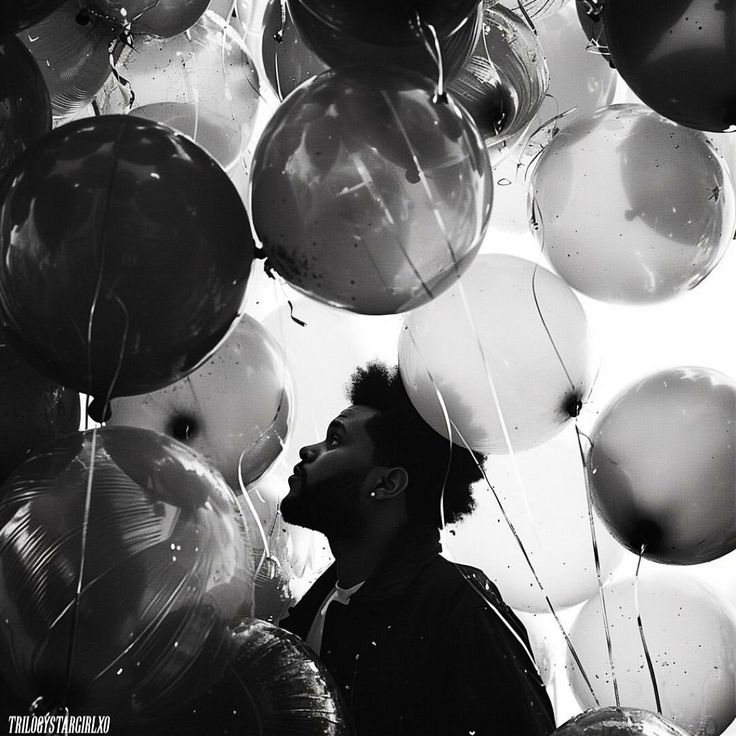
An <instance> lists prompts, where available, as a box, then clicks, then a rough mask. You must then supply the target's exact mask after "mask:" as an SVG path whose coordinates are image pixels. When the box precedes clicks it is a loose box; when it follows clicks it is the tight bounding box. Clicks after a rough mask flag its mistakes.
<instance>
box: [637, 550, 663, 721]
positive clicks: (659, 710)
mask: <svg viewBox="0 0 736 736" xmlns="http://www.w3.org/2000/svg"><path fill="white" fill-rule="evenodd" d="M645 550H646V545H645V544H642V546H641V549H640V550H639V559H638V561H637V563H636V575H634V608H635V610H636V624H637V626H638V627H639V637H640V638H641V645H642V647H643V649H644V657H645V658H646V660H647V667H648V668H649V677H650V678H651V680H652V690H653V691H654V702H655V703H656V705H657V713H659V715H662V702H661V701H660V699H659V687H658V686H657V676H656V674H655V673H654V663H653V662H652V657H651V655H650V654H649V647H648V646H647V640H646V637H645V636H644V626H643V625H642V621H641V609H640V608H639V568H640V567H641V560H642V557H643V556H644V551H645Z"/></svg>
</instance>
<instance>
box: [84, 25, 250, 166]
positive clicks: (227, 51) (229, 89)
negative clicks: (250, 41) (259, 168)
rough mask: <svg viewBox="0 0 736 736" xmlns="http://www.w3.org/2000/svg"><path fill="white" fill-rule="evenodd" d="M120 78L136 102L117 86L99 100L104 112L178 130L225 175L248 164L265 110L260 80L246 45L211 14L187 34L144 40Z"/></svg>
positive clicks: (128, 56)
mask: <svg viewBox="0 0 736 736" xmlns="http://www.w3.org/2000/svg"><path fill="white" fill-rule="evenodd" d="M117 69H118V72H119V73H120V74H121V75H122V77H124V78H125V79H126V80H127V83H128V84H129V85H130V88H131V89H132V90H133V93H134V94H135V99H134V102H133V105H134V106H133V108H132V109H131V108H130V105H129V102H130V100H129V94H128V93H127V92H125V91H124V89H121V88H120V86H119V85H116V87H115V88H113V89H112V90H111V91H109V92H108V93H107V94H105V95H101V96H100V97H99V98H98V105H99V108H100V111H101V112H103V113H105V114H109V113H127V112H129V111H130V112H131V114H133V115H136V116H138V117H144V118H148V119H149V120H154V121H156V122H159V123H164V124H165V125H168V126H169V127H171V128H175V129H176V130H178V131H179V132H180V133H184V135H186V136H188V137H189V138H191V139H192V140H193V141H194V142H195V143H197V144H199V145H200V146H201V147H202V148H204V149H205V150H206V151H207V152H208V153H209V154H210V155H211V156H212V157H213V158H214V159H215V160H216V161H217V162H218V163H219V164H220V166H222V168H223V169H225V171H229V170H230V169H232V168H233V167H234V166H235V164H236V163H238V162H239V161H240V160H241V157H242V156H243V155H244V153H245V147H246V144H247V142H248V139H249V137H250V134H251V131H252V128H253V123H254V121H255V117H256V112H257V110H258V75H257V74H256V71H255V68H254V67H253V63H252V62H251V60H250V57H249V56H248V53H247V50H246V48H245V45H244V44H243V41H242V40H241V38H240V37H239V36H238V34H237V33H236V32H235V30H234V29H233V28H232V27H230V26H229V25H228V24H227V22H226V21H224V20H223V19H222V18H220V17H219V16H218V15H216V14H215V13H213V12H211V11H207V12H206V13H205V14H204V15H203V16H202V17H201V18H200V19H199V20H198V21H197V22H196V24H195V25H194V26H193V27H192V28H191V29H190V30H189V31H188V32H187V33H185V34H181V35H179V36H176V37H175V38H172V39H170V40H168V41H162V40H160V39H157V38H143V39H140V40H138V41H137V42H136V44H135V48H134V49H128V50H126V52H125V53H124V54H123V55H122V56H121V58H120V61H119V62H118V64H117Z"/></svg>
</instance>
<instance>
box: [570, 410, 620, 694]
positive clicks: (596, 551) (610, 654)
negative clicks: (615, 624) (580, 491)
mask: <svg viewBox="0 0 736 736" xmlns="http://www.w3.org/2000/svg"><path fill="white" fill-rule="evenodd" d="M575 434H576V436H577V440H578V449H579V450H580V460H581V462H582V465H583V474H584V477H585V491H586V493H585V495H586V498H587V501H588V521H589V523H590V540H591V542H592V544H593V558H594V560H595V574H596V576H597V577H598V595H599V596H600V599H601V611H602V612H603V628H604V629H605V632H606V646H607V647H608V662H609V664H610V666H611V680H612V681H613V694H614V698H615V699H616V707H617V708H620V707H621V698H620V696H619V691H618V678H617V677H616V667H615V665H614V662H613V645H612V643H611V627H610V625H609V622H608V608H607V607H606V596H605V594H604V592H603V578H602V576H601V560H600V552H599V549H598V538H597V535H596V532H595V518H594V516H593V497H592V495H591V492H590V482H589V479H588V472H587V469H588V464H587V461H586V459H585V452H584V450H583V443H582V439H581V436H582V434H581V432H580V429H579V427H578V425H577V422H576V423H575Z"/></svg>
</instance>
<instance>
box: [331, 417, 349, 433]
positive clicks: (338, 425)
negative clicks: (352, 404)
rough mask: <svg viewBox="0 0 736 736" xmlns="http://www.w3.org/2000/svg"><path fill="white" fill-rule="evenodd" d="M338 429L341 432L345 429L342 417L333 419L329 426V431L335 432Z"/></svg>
mask: <svg viewBox="0 0 736 736" xmlns="http://www.w3.org/2000/svg"><path fill="white" fill-rule="evenodd" d="M336 429H337V430H339V431H341V432H344V431H345V422H343V421H342V419H333V420H332V421H331V422H330V423H329V425H328V427H327V431H328V432H334V431H335V430H336Z"/></svg>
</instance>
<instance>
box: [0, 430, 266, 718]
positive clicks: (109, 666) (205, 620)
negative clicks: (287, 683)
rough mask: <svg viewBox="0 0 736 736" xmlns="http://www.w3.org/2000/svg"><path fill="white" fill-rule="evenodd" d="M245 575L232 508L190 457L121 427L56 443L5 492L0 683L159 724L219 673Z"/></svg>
mask: <svg viewBox="0 0 736 736" xmlns="http://www.w3.org/2000/svg"><path fill="white" fill-rule="evenodd" d="M252 572H253V570H252V567H251V559H250V550H249V543H248V540H247V537H246V535H245V528H244V526H243V523H242V517H241V515H240V513H239V511H238V508H237V504H236V503H235V499H234V497H233V495H232V493H231V491H230V490H229V489H228V487H227V485H226V484H225V482H224V481H223V479H222V477H221V476H219V474H217V473H215V472H213V471H212V470H210V469H209V468H208V467H207V466H206V465H204V464H203V463H202V462H201V460H200V459H199V457H198V456H197V455H196V453H194V452H193V451H192V450H190V449H189V448H187V447H185V446H184V445H182V444H181V443H179V442H176V441H174V440H170V439H169V438H168V437H165V436H163V435H160V434H157V433H155V432H150V431H147V430H141V429H133V428H130V427H115V428H106V429H101V430H99V429H93V430H90V431H87V432H84V433H76V434H73V435H69V436H67V437H65V438H62V439H60V440H57V441H56V442H55V443H54V444H52V445H49V446H47V447H46V448H45V449H44V450H43V451H41V452H40V453H38V454H36V455H34V456H33V457H31V458H30V459H29V460H27V461H26V462H25V463H23V465H21V466H20V467H19V468H18V470H17V471H16V472H15V473H14V474H13V475H12V476H11V477H10V478H9V479H8V480H7V481H6V482H5V484H4V485H3V487H2V500H1V501H0V601H2V603H1V604H0V608H1V613H2V620H3V622H4V626H3V627H2V628H1V629H0V652H2V656H1V657H0V668H1V669H2V673H3V676H4V677H5V678H7V680H8V682H9V683H10V684H11V686H12V687H13V689H14V690H16V692H17V693H18V694H19V695H20V696H22V697H24V698H26V699H27V700H28V701H29V702H32V701H34V700H35V699H36V698H37V697H41V698H43V701H44V703H45V704H46V706H47V708H48V709H49V710H53V708H55V707H60V706H67V707H68V708H69V709H70V710H71V711H72V712H73V713H84V714H90V715H92V714H101V715H107V716H110V718H111V719H112V720H113V721H115V720H117V719H119V720H121V721H124V720H130V719H131V718H143V717H150V716H151V715H154V714H162V713H165V712H168V711H169V710H171V709H172V708H176V707H177V706H179V704H180V703H181V702H182V700H183V699H186V698H188V697H192V696H194V695H195V694H196V693H198V692H201V691H203V690H205V689H206V687H207V686H208V685H209V684H211V683H212V682H214V681H215V680H216V679H217V678H218V677H219V676H220V674H221V673H222V671H223V670H224V667H225V665H226V664H227V658H228V656H229V651H230V648H231V647H230V629H229V628H228V627H229V626H230V625H231V624H232V623H234V622H235V621H236V620H237V618H238V617H240V616H242V615H249V612H250V609H251V605H252V593H251V586H252ZM80 575H82V582H81V594H80V595H79V599H78V604H75V592H76V590H77V586H78V582H79V576H80ZM70 642H72V643H73V650H72V652H71V655H70ZM70 656H71V657H72V659H71V660H70V659H69V657H70ZM69 663H71V668H70V671H69V673H68V672H67V665H68V664H69Z"/></svg>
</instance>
